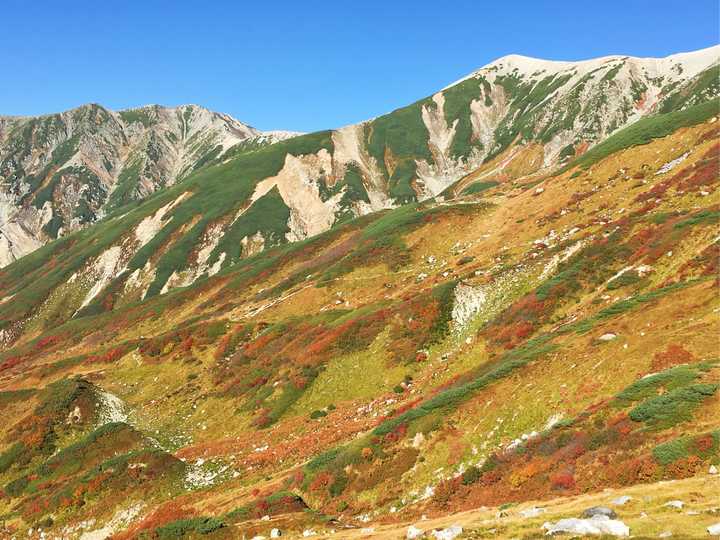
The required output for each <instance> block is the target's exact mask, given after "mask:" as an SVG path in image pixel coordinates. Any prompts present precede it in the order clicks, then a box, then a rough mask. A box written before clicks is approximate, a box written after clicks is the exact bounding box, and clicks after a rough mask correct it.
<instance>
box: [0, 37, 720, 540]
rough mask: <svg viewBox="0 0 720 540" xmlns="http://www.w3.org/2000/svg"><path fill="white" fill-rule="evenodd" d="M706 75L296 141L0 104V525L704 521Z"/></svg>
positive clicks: (187, 117)
mask: <svg viewBox="0 0 720 540" xmlns="http://www.w3.org/2000/svg"><path fill="white" fill-rule="evenodd" d="M719 98H720V47H712V48H709V49H704V50H700V51H695V52H690V53H681V54H676V55H672V56H669V57H667V58H662V59H654V58H653V59H651V58H633V57H628V56H610V57H605V58H599V59H595V60H588V61H582V62H557V61H546V60H539V59H534V58H528V57H524V56H518V55H510V56H506V57H503V58H500V59H498V60H496V61H494V62H492V63H490V64H488V65H486V66H484V67H482V68H480V69H479V70H477V71H475V72H473V73H471V74H470V75H468V76H467V77H464V78H462V79H460V80H459V81H457V82H455V83H453V84H451V85H449V86H447V87H446V88H444V89H442V90H440V91H438V92H437V93H435V94H433V95H432V96H429V97H427V98H424V99H421V100H419V101H417V102H415V103H413V104H411V105H408V106H406V107H403V108H400V109H397V110H395V111H392V112H389V113H387V114H384V115H381V116H378V117H376V118H373V119H370V120H367V121H365V122H362V123H359V124H354V125H349V126H345V127H341V128H338V129H334V130H329V131H322V132H315V133H308V134H300V133H292V132H262V131H259V130H256V129H254V128H252V127H250V126H248V125H246V124H243V123H242V122H240V121H238V120H235V119H233V118H231V117H229V116H227V115H224V114H220V113H214V112H211V111H208V110H206V109H203V108H202V107H198V106H195V105H187V106H181V107H177V108H165V107H160V106H149V107H143V108H140V109H132V110H126V111H120V112H113V111H110V110H108V109H105V108H103V107H101V106H99V105H86V106H83V107H80V108H78V109H74V110H72V111H68V112H65V113H60V114H55V115H47V116H41V117H27V118H25V117H23V118H19V117H0V201H2V203H1V204H0V265H2V268H0V343H2V349H0V409H2V410H3V413H4V415H5V417H6V418H8V419H9V420H8V422H7V423H6V425H4V426H3V427H2V428H0V485H2V486H3V487H2V497H1V498H0V516H2V517H1V519H2V523H3V524H2V525H1V526H0V527H2V528H0V531H2V534H6V535H7V537H13V535H15V537H16V536H17V535H21V534H22V535H23V536H25V535H27V536H29V537H31V538H80V539H84V540H89V539H93V538H110V537H112V538H115V539H122V538H242V537H247V538H252V537H258V536H263V537H268V536H272V534H278V531H282V533H283V535H284V536H289V537H303V536H304V537H308V536H318V537H332V538H335V537H337V538H357V537H385V538H400V537H405V538H420V537H421V536H423V535H425V536H428V537H431V536H433V535H434V536H435V537H437V538H451V539H452V538H454V537H455V536H458V535H460V534H463V535H465V536H467V537H492V536H495V537H501V538H514V537H516V538H520V537H527V538H531V537H534V536H537V535H544V534H545V533H546V532H547V531H548V530H549V531H553V530H555V528H559V529H560V530H567V531H568V532H573V531H575V532H576V533H580V532H581V531H582V529H577V530H576V529H572V527H573V526H576V525H577V526H578V527H595V528H596V529H597V530H602V531H605V532H608V531H610V533H611V534H616V533H617V531H620V532H621V533H624V531H625V527H627V528H628V530H629V531H632V533H633V535H635V536H638V537H641V536H642V537H645V536H647V537H656V536H657V535H659V534H663V533H665V532H671V533H672V534H673V535H674V536H682V535H683V534H684V535H687V537H690V538H693V537H697V536H701V535H707V531H706V529H707V528H708V527H713V526H714V524H715V523H718V522H720V513H719V511H718V509H717V498H716V496H715V495H714V494H715V493H717V492H718V491H719V490H720V484H719V483H718V482H719V481H720V476H718V475H717V468H718V466H720V421H719V420H718V418H720V415H718V411H720V392H718V390H720V364H718V361H719V351H718V347H717V340H716V339H713V338H712V336H717V335H718V331H719V330H720V303H719V300H718V299H719V298H720V296H719V295H718V285H719V284H720V282H719V281H718V259H719V258H720V257H719V253H718V249H719V246H720V244H719V243H718V233H717V230H718V223H719V220H720V190H719V189H718V187H719V186H720V174H719V173H718V157H719V154H718V152H719V151H720V143H719V142H718V135H720V131H719V130H720V123H718V117H719V116H720V101H719ZM669 480H671V481H672V482H668V481H669ZM618 501H623V502H618ZM678 504H679V506H678ZM598 505H602V506H607V507H610V509H605V510H603V512H605V511H606V510H607V512H606V513H612V516H613V517H612V519H609V520H607V521H608V522H612V523H611V524H608V523H605V520H604V519H601V520H599V521H600V522H602V523H599V521H598V520H597V519H595V520H593V519H592V518H588V515H586V516H585V517H584V518H582V517H581V515H580V514H581V513H582V510H592V509H591V507H593V506H598ZM683 508H684V510H683ZM691 512H692V513H691ZM591 513H592V512H591ZM648 516H649V519H648ZM566 518H577V519H579V520H580V521H581V523H580V525H578V524H577V523H574V522H573V523H570V522H567V523H566V522H565V521H564V520H565V519H566ZM571 521H572V520H571ZM563 527H570V529H563ZM604 527H609V528H608V529H607V530H606V529H605V528H604ZM272 531H275V532H272ZM579 531H580V532H579ZM613 531H614V532H613ZM621 535H622V534H621Z"/></svg>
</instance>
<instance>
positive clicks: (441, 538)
mask: <svg viewBox="0 0 720 540" xmlns="http://www.w3.org/2000/svg"><path fill="white" fill-rule="evenodd" d="M462 532H463V528H462V527H461V526H460V525H451V526H450V527H447V528H446V529H440V530H438V531H433V532H432V535H433V537H435V539H436V540H453V538H455V537H456V536H458V535H460V534H462Z"/></svg>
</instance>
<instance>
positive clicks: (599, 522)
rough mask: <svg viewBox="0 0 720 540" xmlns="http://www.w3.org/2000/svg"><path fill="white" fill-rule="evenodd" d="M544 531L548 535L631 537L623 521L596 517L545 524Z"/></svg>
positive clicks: (601, 516) (568, 519)
mask: <svg viewBox="0 0 720 540" xmlns="http://www.w3.org/2000/svg"><path fill="white" fill-rule="evenodd" d="M543 529H545V530H546V531H547V534H549V535H553V534H559V533H571V534H590V535H602V534H607V535H610V536H630V527H628V526H627V525H625V524H624V523H623V522H622V521H618V520H616V519H610V518H608V517H607V516H603V515H596V516H594V517H592V518H590V519H577V518H567V519H561V520H560V521H558V522H557V523H550V522H545V524H543Z"/></svg>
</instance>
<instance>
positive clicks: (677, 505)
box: [663, 501, 685, 509]
mask: <svg viewBox="0 0 720 540" xmlns="http://www.w3.org/2000/svg"><path fill="white" fill-rule="evenodd" d="M663 506H669V507H670V508H678V509H681V508H682V507H683V506H685V503H684V502H682V501H668V502H666V503H665V504H664V505H663Z"/></svg>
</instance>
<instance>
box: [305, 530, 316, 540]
mask: <svg viewBox="0 0 720 540" xmlns="http://www.w3.org/2000/svg"><path fill="white" fill-rule="evenodd" d="M316 534H317V533H316V532H315V531H314V530H312V529H305V530H304V531H303V536H304V537H305V538H307V537H308V536H315V535H316Z"/></svg>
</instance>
